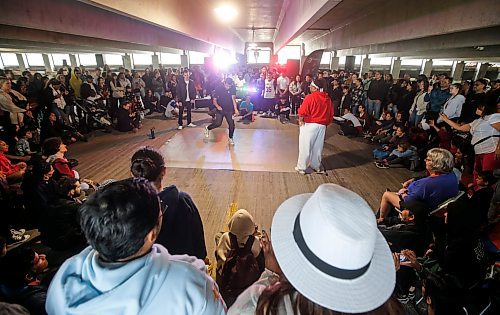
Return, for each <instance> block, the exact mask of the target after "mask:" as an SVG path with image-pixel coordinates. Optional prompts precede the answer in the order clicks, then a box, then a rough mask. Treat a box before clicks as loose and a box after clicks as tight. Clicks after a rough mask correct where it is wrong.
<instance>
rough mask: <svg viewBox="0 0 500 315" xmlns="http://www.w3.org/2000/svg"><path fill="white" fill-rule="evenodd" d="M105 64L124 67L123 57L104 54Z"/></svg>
mask: <svg viewBox="0 0 500 315" xmlns="http://www.w3.org/2000/svg"><path fill="white" fill-rule="evenodd" d="M104 63H105V64H107V65H110V66H121V65H123V59H122V55H116V54H104Z"/></svg>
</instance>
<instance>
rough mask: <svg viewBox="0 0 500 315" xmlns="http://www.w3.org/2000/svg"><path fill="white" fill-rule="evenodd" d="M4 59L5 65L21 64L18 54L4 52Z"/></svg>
mask: <svg viewBox="0 0 500 315" xmlns="http://www.w3.org/2000/svg"><path fill="white" fill-rule="evenodd" d="M2 61H3V64H4V66H5V67H9V66H19V62H17V56H16V54H14V53H2Z"/></svg>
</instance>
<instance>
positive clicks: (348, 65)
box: [345, 56, 356, 72]
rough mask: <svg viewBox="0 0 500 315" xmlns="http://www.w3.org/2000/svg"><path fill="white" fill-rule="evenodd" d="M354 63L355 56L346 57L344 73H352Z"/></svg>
mask: <svg viewBox="0 0 500 315" xmlns="http://www.w3.org/2000/svg"><path fill="white" fill-rule="evenodd" d="M355 62H356V57H355V56H346V57H345V71H347V72H354V64H355Z"/></svg>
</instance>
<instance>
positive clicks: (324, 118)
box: [295, 80, 333, 174]
mask: <svg viewBox="0 0 500 315" xmlns="http://www.w3.org/2000/svg"><path fill="white" fill-rule="evenodd" d="M320 86H321V81H319V80H314V81H313V82H311V85H310V86H309V89H310V90H311V94H309V95H307V96H306V98H305V99H304V102H303V103H302V105H300V108H299V111H298V113H299V126H300V131H299V158H298V161H297V166H296V167H295V170H296V171H297V172H299V173H300V174H305V173H306V169H307V167H308V166H310V167H311V168H312V169H313V170H314V171H315V172H316V173H324V171H323V170H321V152H322V151H323V144H324V141H325V132H326V126H328V125H329V124H330V123H331V122H332V119H333V105H332V101H331V100H330V97H329V96H328V94H327V93H326V92H322V91H320Z"/></svg>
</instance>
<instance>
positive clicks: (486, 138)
mask: <svg viewBox="0 0 500 315" xmlns="http://www.w3.org/2000/svg"><path fill="white" fill-rule="evenodd" d="M498 137H500V135H493V136H488V137H485V138H483V139H481V140H479V141H478V142H476V143H474V144H473V145H472V146H473V147H475V146H476V145H478V144H480V143H482V142H484V141H486V140H488V139H489V138H498Z"/></svg>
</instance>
